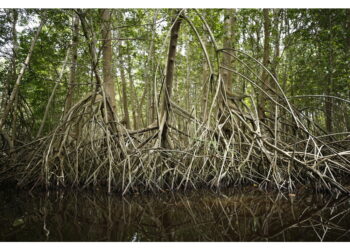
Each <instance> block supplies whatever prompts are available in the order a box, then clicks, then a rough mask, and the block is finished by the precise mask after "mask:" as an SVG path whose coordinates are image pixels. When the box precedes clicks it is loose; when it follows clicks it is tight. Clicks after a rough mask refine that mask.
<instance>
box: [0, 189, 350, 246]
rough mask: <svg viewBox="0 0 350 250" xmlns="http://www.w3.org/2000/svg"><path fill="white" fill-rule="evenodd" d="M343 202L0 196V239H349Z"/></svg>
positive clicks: (235, 196) (230, 196) (228, 194)
mask: <svg viewBox="0 0 350 250" xmlns="http://www.w3.org/2000/svg"><path fill="white" fill-rule="evenodd" d="M349 204H350V199H349V198H347V197H344V198H338V199H335V198H334V197H333V198H332V197H329V196H325V195H321V194H318V195H310V194H309V195H308V194H305V195H302V196H296V197H288V196H287V197H286V196H282V195H281V194H266V193H262V192H258V191H254V192H248V193H244V194H243V193H238V192H234V191H225V192H224V193H221V194H214V193H211V192H205V191H196V192H190V193H186V194H179V193H178V194H172V193H167V194H162V195H158V196H154V195H153V196H148V195H142V196H141V195H139V196H132V197H127V198H122V197H119V196H113V195H111V196H109V195H106V194H104V193H102V192H101V193H96V192H95V193H89V192H62V191H61V192H50V193H35V194H33V195H29V194H28V193H23V192H20V193H11V192H5V191H0V224H1V227H0V240H1V241H349V240H350V232H349V231H350V212H349V210H350V206H349Z"/></svg>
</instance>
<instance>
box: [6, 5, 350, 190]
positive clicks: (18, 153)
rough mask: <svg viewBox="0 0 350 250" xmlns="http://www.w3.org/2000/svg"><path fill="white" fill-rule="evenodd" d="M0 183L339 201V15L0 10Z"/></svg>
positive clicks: (343, 105)
mask: <svg viewBox="0 0 350 250" xmlns="http://www.w3.org/2000/svg"><path fill="white" fill-rule="evenodd" d="M0 147H1V149H0V182H2V183H6V184H11V185H12V184H13V185H16V186H19V187H30V188H33V187H46V188H53V187H67V186H72V187H96V186H104V187H106V189H107V190H108V192H112V191H119V192H122V193H123V194H125V193H127V192H133V191H140V190H141V191H164V190H167V189H170V190H174V189H186V188H199V187H210V188H220V187H225V186H242V185H251V184H254V185H258V186H259V187H260V188H275V189H278V190H280V191H289V192H292V191H294V190H295V189H297V188H298V187H301V186H311V187H312V188H315V189H322V190H327V191H334V190H337V192H338V191H339V192H343V193H349V191H350V190H349V188H348V187H347V184H348V182H347V180H348V179H349V173H350V167H349V166H350V164H349V163H350V151H349V150H350V9H0Z"/></svg>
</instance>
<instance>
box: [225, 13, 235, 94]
mask: <svg viewBox="0 0 350 250" xmlns="http://www.w3.org/2000/svg"><path fill="white" fill-rule="evenodd" d="M235 15H236V10H235V9H225V13H224V19H225V21H224V30H225V35H224V48H227V49H231V48H234V40H235V34H234V26H235ZM229 52H230V53H232V51H229ZM223 65H224V66H226V67H228V68H231V69H232V68H233V58H232V56H230V55H228V54H225V53H224V55H223ZM222 74H223V81H224V88H225V91H226V92H229V93H231V92H232V71H229V70H223V72H222Z"/></svg>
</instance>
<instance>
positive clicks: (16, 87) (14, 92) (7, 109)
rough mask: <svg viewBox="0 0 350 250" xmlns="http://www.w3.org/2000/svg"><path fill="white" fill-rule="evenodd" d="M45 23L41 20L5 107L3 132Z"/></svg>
mask: <svg viewBox="0 0 350 250" xmlns="http://www.w3.org/2000/svg"><path fill="white" fill-rule="evenodd" d="M44 23H45V21H44V20H41V22H40V25H39V27H38V30H37V31H36V33H35V36H34V38H33V40H32V42H31V45H30V48H29V52H28V55H27V57H26V59H25V61H24V64H23V66H22V68H21V71H20V72H19V75H18V76H17V79H16V82H15V85H14V86H13V89H12V92H11V96H10V100H9V102H8V103H7V105H6V107H5V110H4V112H3V114H2V116H1V119H0V131H1V130H2V128H3V126H4V124H5V121H6V118H7V115H8V114H9V112H10V110H11V109H12V106H13V104H14V101H15V99H16V96H17V93H18V90H19V85H20V84H21V80H22V77H23V75H24V72H25V70H26V69H27V67H28V64H29V62H30V58H31V57H32V54H33V50H34V46H35V43H36V41H37V40H38V37H39V34H40V31H41V29H42V27H43V26H44Z"/></svg>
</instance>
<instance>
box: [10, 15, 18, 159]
mask: <svg viewBox="0 0 350 250" xmlns="http://www.w3.org/2000/svg"><path fill="white" fill-rule="evenodd" d="M12 17H13V20H12V58H11V59H12V62H11V66H12V77H11V78H12V81H13V82H15V81H16V78H17V70H16V67H17V51H18V41H17V31H16V25H17V20H18V12H17V10H16V9H13V10H12ZM18 95H19V91H18V93H17V94H16V96H15V101H14V104H13V110H12V125H11V128H12V133H11V134H12V136H11V141H10V149H11V152H12V149H13V147H14V145H15V140H16V130H17V126H16V122H17V105H18Z"/></svg>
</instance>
